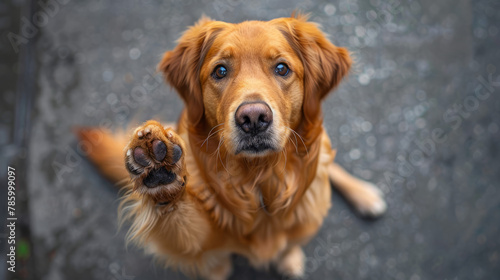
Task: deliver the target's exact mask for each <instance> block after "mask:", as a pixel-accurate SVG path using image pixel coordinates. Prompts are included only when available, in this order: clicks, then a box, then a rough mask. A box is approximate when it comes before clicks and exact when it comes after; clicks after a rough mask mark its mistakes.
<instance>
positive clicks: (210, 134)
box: [200, 123, 224, 150]
mask: <svg viewBox="0 0 500 280" xmlns="http://www.w3.org/2000/svg"><path fill="white" fill-rule="evenodd" d="M223 124H224V123H220V124H218V125H216V126H214V127H212V129H210V131H209V132H208V136H207V138H206V139H205V141H203V143H201V146H200V148H201V147H203V145H205V143H207V142H208V139H210V137H212V136H214V135H216V134H217V133H218V132H220V131H221V130H223V129H224V128H221V129H218V130H216V131H215V132H214V133H212V131H213V130H214V129H215V128H216V127H219V126H221V125H223ZM207 150H208V143H207Z"/></svg>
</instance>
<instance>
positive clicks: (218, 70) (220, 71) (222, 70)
mask: <svg viewBox="0 0 500 280" xmlns="http://www.w3.org/2000/svg"><path fill="white" fill-rule="evenodd" d="M226 75H227V69H226V67H224V65H218V66H217V67H215V69H214V72H213V73H212V76H213V77H214V78H215V79H217V80H220V79H222V78H224V77H225V76H226Z"/></svg>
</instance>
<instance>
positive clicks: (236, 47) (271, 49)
mask: <svg viewBox="0 0 500 280" xmlns="http://www.w3.org/2000/svg"><path fill="white" fill-rule="evenodd" d="M214 46H216V48H217V49H218V50H219V52H218V53H219V55H221V56H224V57H225V56H235V55H237V54H238V53H240V54H250V53H255V54H257V55H260V56H262V55H264V56H270V57H274V56H279V55H280V53H282V52H287V51H293V50H292V48H291V46H290V45H289V44H288V41H287V40H286V38H285V36H284V35H283V34H282V32H281V31H280V30H279V29H278V27H277V26H275V25H273V24H271V23H270V22H262V21H246V22H242V23H237V24H232V25H231V28H227V29H226V30H223V31H222V32H220V33H219V34H218V36H217V38H215V41H214Z"/></svg>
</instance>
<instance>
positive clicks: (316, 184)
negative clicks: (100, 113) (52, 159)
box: [78, 14, 386, 279]
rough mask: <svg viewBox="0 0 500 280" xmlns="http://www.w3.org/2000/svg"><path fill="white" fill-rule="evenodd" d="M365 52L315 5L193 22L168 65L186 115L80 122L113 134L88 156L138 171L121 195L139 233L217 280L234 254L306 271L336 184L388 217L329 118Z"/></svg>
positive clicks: (144, 241)
mask: <svg viewBox="0 0 500 280" xmlns="http://www.w3.org/2000/svg"><path fill="white" fill-rule="evenodd" d="M351 63H352V60H351V57H350V54H349V52H348V51H347V50H346V49H345V48H341V47H337V46H335V45H333V44H332V43H331V42H330V41H329V40H328V39H327V38H326V37H325V35H324V33H323V32H322V31H321V30H320V28H319V26H318V25H317V24H315V23H312V22H309V21H308V18H307V16H305V15H302V14H293V15H292V16H291V17H290V18H278V19H274V20H271V21H267V22H263V21H245V22H242V23H238V24H231V23H225V22H220V21H213V20H211V19H209V18H206V17H202V18H201V19H200V20H199V21H198V22H197V23H196V24H195V25H194V26H192V27H190V28H188V29H187V31H186V32H185V33H184V34H183V35H182V37H181V38H180V39H179V41H178V45H177V46H176V47H175V48H174V49H173V50H171V51H168V52H166V53H165V54H164V56H163V58H162V60H161V62H160V63H159V65H158V69H159V71H161V72H162V73H163V74H164V76H165V78H166V80H167V81H168V83H169V84H170V85H172V86H173V87H174V88H175V89H176V91H177V92H178V94H179V95H180V97H181V98H182V100H183V101H184V103H185V109H184V110H183V112H182V113H181V116H180V118H179V121H178V123H177V125H176V126H172V125H164V124H161V123H159V122H157V121H155V120H151V121H148V122H146V123H144V124H143V125H141V126H139V127H137V128H136V129H135V130H134V132H133V133H132V135H131V136H129V137H125V138H124V137H118V136H116V135H112V134H110V133H109V132H102V131H101V130H100V129H99V128H86V129H81V130H80V131H78V136H79V137H80V139H81V141H90V142H96V141H95V138H96V137H95V135H97V134H99V135H100V136H99V137H98V138H99V141H98V143H97V144H96V145H94V147H93V148H92V149H91V151H90V152H89V155H88V156H89V157H90V159H91V160H92V161H93V162H94V163H95V164H96V165H97V166H98V168H99V170H101V172H102V173H103V174H104V175H105V176H106V177H108V178H109V179H110V180H112V181H114V182H118V181H120V180H122V179H124V178H129V177H130V178H131V183H130V184H129V185H128V186H126V187H125V193H124V196H123V201H122V203H121V205H120V209H121V210H120V218H121V220H126V221H130V223H131V226H130V230H129V233H128V240H129V241H131V242H134V243H135V244H137V245H138V246H140V247H143V248H144V249H145V250H146V252H147V253H150V254H153V255H154V256H156V257H157V259H158V260H160V261H161V262H163V263H164V264H166V265H170V266H175V267H178V268H180V269H181V270H183V271H184V272H185V273H187V274H196V275H198V276H201V277H202V278H205V279H227V278H228V277H229V276H230V274H231V271H232V265H231V255H232V254H239V255H242V256H244V257H246V258H247V259H248V260H249V262H250V263H251V264H252V265H253V266H255V267H257V268H262V267H267V266H269V265H270V264H271V265H274V266H275V268H276V269H277V271H278V272H280V273H281V274H283V275H285V276H288V277H300V276H303V275H304V269H305V267H304V259H305V256H304V253H303V251H302V249H301V246H303V245H304V244H306V243H307V242H308V241H309V240H311V239H312V238H313V237H314V235H315V234H316V233H317V232H318V230H319V228H320V227H321V225H322V223H323V220H324V218H325V216H326V215H327V212H328V209H329V208H330V206H331V185H330V184H331V183H333V185H334V186H335V187H336V188H337V189H338V190H339V191H340V192H341V193H342V194H343V195H344V196H345V198H346V199H347V200H348V201H350V202H351V203H352V204H353V206H354V208H355V209H356V210H357V211H359V213H361V214H363V215H368V216H373V217H376V216H379V215H381V214H383V213H384V211H385V210H386V203H385V202H384V199H383V196H382V193H381V192H380V191H379V190H378V189H377V188H376V187H375V186H374V185H373V184H371V183H368V182H365V181H363V180H360V179H357V178H355V177H353V176H352V175H350V174H348V173H347V172H346V171H345V170H344V169H342V167H340V166H339V165H337V164H336V163H334V161H333V160H334V158H335V150H332V148H331V146H330V139H329V137H328V135H327V133H326V132H325V129H324V128H323V125H322V115H321V101H322V100H324V99H325V97H326V96H327V95H328V93H329V92H330V91H332V90H333V89H334V88H335V87H336V86H337V85H338V84H339V83H340V82H341V80H342V79H343V78H344V77H345V76H346V75H347V74H348V72H349V69H350V66H351ZM117 165H119V166H120V168H118V169H116V168H115V167H116V166H117Z"/></svg>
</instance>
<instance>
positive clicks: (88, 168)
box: [0, 0, 500, 280]
mask: <svg viewBox="0 0 500 280" xmlns="http://www.w3.org/2000/svg"><path fill="white" fill-rule="evenodd" d="M14 2H19V1H14ZM48 2H49V3H52V5H49V6H46V5H42V4H39V3H35V4H34V5H33V7H34V9H35V11H39V10H42V11H45V12H46V14H47V17H46V19H47V20H46V21H45V22H43V24H41V22H40V24H39V25H36V24H35V28H37V29H38V34H37V36H36V37H34V38H32V39H31V38H29V40H31V41H30V42H31V43H33V46H34V54H33V57H32V60H33V61H32V62H33V63H35V65H36V72H35V73H36V74H35V80H34V81H33V82H34V84H35V86H36V87H35V88H34V91H33V93H32V103H31V104H30V106H31V108H32V109H31V110H30V113H29V114H28V115H29V116H30V120H31V125H30V126H29V135H30V136H29V139H28V140H27V141H28V142H27V150H26V151H25V153H24V156H25V165H24V167H25V168H24V170H23V173H26V175H25V176H26V180H27V184H26V186H27V189H26V190H27V195H26V198H27V200H26V201H27V202H26V203H27V206H28V209H29V212H27V213H26V217H29V220H26V221H25V222H26V223H27V225H28V226H29V229H30V232H31V243H30V244H31V247H30V248H31V257H30V259H31V261H32V263H33V265H32V269H30V270H29V271H26V272H25V274H23V275H21V276H19V277H21V278H25V279H42V280H64V279H73V280H79V279H82V280H83V279H85V280H87V279H113V280H126V279H129V280H132V279H135V280H139V279H148V280H152V279H184V278H185V277H184V276H183V275H181V274H180V273H177V272H175V271H172V270H169V269H164V268H162V267H161V266H159V265H156V264H155V263H154V262H153V260H152V259H151V258H150V257H147V256H144V255H143V253H142V251H141V250H140V249H137V248H134V247H133V246H130V247H129V248H128V249H126V247H125V244H124V235H125V233H126V228H125V229H123V230H118V229H117V199H118V197H119V196H118V194H117V192H116V190H115V189H114V188H113V186H112V185H111V184H109V183H107V182H106V181H105V180H104V179H103V178H102V177H100V175H99V174H98V173H97V171H96V170H95V169H94V167H93V166H92V165H91V164H89V163H88V162H87V161H86V160H85V159H84V158H83V157H82V156H81V146H79V145H78V143H77V141H76V139H75V137H74V136H73V134H72V133H71V129H72V127H73V126H75V125H99V124H106V125H108V124H109V125H111V126H112V127H115V128H123V127H125V126H126V125H127V124H128V123H129V122H130V121H132V120H134V121H144V120H147V119H150V118H157V119H162V120H168V121H175V120H176V119H177V116H178V114H179V112H180V110H181V108H182V102H181V101H180V99H179V98H178V97H177V95H176V94H175V92H173V90H172V89H170V88H169V87H168V86H166V85H165V83H164V82H163V80H162V78H161V77H160V76H159V75H156V74H155V67H156V64H157V63H158V61H159V58H160V57H161V55H162V53H163V52H164V51H166V50H169V49H172V48H173V47H174V46H175V40H176V39H177V38H178V37H179V35H180V34H181V32H182V31H183V30H185V28H186V27H187V26H189V25H192V24H193V23H194V22H195V21H196V20H197V19H198V18H199V17H200V16H201V15H202V14H205V15H207V16H209V17H212V18H214V19H217V20H224V21H228V22H240V21H244V20H253V19H257V20H269V19H272V18H276V17H283V16H289V15H290V14H291V12H292V11H293V10H294V9H299V10H302V11H304V12H309V13H310V14H311V20H312V21H315V22H318V23H320V24H321V25H322V28H323V30H324V31H325V33H327V34H329V35H330V38H331V40H332V41H333V42H334V43H335V44H336V45H339V46H344V47H347V48H348V49H350V51H351V52H352V53H353V55H354V56H355V66H354V69H353V71H352V73H351V75H350V76H349V78H348V79H347V80H345V81H344V82H343V84H342V85H341V86H340V87H339V88H338V89H337V90H336V91H335V92H334V93H333V94H332V95H331V96H330V97H329V98H328V99H327V101H326V102H325V103H324V106H323V114H324V121H325V127H326V128H327V130H328V132H329V135H330V137H331V138H332V142H333V145H334V147H336V148H337V149H338V152H337V161H338V162H339V163H340V164H342V165H343V166H344V167H345V168H346V169H347V170H349V171H350V172H352V173H353V174H355V175H357V176H359V177H361V178H363V179H365V180H369V181H372V182H374V183H376V184H377V185H378V186H379V187H380V188H381V189H382V190H383V192H384V193H385V196H386V199H387V202H388V206H389V208H388V212H387V214H386V215H385V216H384V217H383V218H381V219H379V220H376V221H366V220H363V219H360V218H359V217H358V216H356V214H355V213H354V212H353V211H352V209H350V207H349V206H348V205H347V204H346V203H345V201H344V200H343V199H342V198H341V197H340V196H339V195H338V194H337V193H335V194H334V197H333V207H332V208H331V210H330V213H329V215H328V217H327V219H326V220H325V223H324V226H323V227H322V229H321V231H320V233H319V234H318V236H317V237H316V238H315V239H314V240H312V241H311V242H310V243H309V245H307V247H306V248H305V251H306V254H307V256H308V257H307V263H306V264H307V268H306V279H411V280H418V279H421V280H424V279H498V278H496V277H500V241H499V238H498V237H499V236H500V173H499V171H500V154H499V152H500V151H499V149H500V146H499V145H500V144H499V143H500V131H499V129H500V128H499V127H500V98H499V94H500V48H499V47H500V30H499V28H500V5H499V3H498V1H487V0H476V1H473V0H443V1H431V0H414V1H409V0H393V1H382V0H370V1H355V0H353V1H344V0H341V1H311V0H309V1H285V0H280V1H265V0H260V1H243V0H217V1H215V2H213V1H200V2H198V1H192V0H188V1H159V0H158V1H157V0H144V1H133V0H120V1H99V0H85V1H83V0H66V1H62V0H61V1H60V2H56V1H55V0H52V1H48ZM54 3H55V4H54ZM16 5H17V4H16ZM12 7H15V5H12ZM16 7H17V6H16ZM0 11H1V10H0ZM12 11H14V12H15V11H16V8H12ZM21 16H23V15H21ZM33 20H34V19H32V20H31V21H33ZM18 24H20V26H21V27H22V24H23V22H22V21H21V22H20V23H18ZM16 33H18V34H21V33H22V29H21V30H20V31H16ZM4 35H5V34H3V35H2V36H4ZM21 35H22V34H21ZM2 43H3V46H2V48H9V47H10V46H8V45H7V46H5V44H8V43H9V41H6V40H5V38H3V39H2ZM22 55H23V54H22V53H21V56H22ZM20 61H21V59H20ZM1 63H2V65H1V66H2V67H0V71H3V72H2V73H5V75H4V74H2V79H4V77H5V79H6V80H5V83H4V81H3V80H2V85H0V87H2V106H3V108H2V109H3V113H2V114H3V115H2V116H3V119H2V121H1V125H0V136H1V137H0V141H2V145H3V144H8V143H9V141H10V140H11V138H10V135H12V133H14V132H13V131H15V130H16V127H14V126H13V124H14V119H13V118H14V117H12V116H13V114H10V113H11V112H12V111H11V110H14V109H13V108H16V105H17V106H18V105H19V104H18V102H17V101H16V91H15V90H13V89H12V88H14V87H15V86H14V85H12V84H13V83H10V82H8V81H7V77H8V74H9V73H10V72H9V69H10V68H9V67H11V66H12V65H13V64H15V63H11V62H9V60H5V61H2V62H1ZM9 63H10V64H9ZM12 67H14V66H12ZM16 67H17V66H16ZM9 79H10V78H9ZM12 79H15V77H14V78H12ZM9 81H10V80H9ZM19 86H21V85H18V87H19ZM138 92H140V93H141V94H137V93H138ZM143 96H144V98H143ZM9 112H10V113H9ZM3 151H5V153H4V154H3V155H2V157H3V158H2V159H5V158H7V156H8V155H7V151H8V146H7V145H6V146H4V147H3ZM3 167H4V164H2V169H3ZM2 175H3V174H2ZM4 201H5V200H4V199H3V198H2V205H3V203H4ZM2 207H3V206H2ZM2 255H3V254H2ZM234 263H235V267H236V268H235V271H234V273H233V276H232V278H231V279H281V277H280V276H279V275H278V274H277V273H276V272H275V271H274V270H272V269H271V270H270V271H268V272H266V271H256V270H254V269H252V268H250V267H249V265H248V263H247V261H246V260H244V259H243V258H240V257H235V258H234ZM2 265H4V264H2ZM1 267H2V266H0V268H1ZM2 273H3V272H2ZM9 279H10V278H9ZM12 279H14V278H12Z"/></svg>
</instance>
